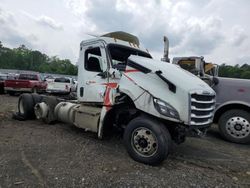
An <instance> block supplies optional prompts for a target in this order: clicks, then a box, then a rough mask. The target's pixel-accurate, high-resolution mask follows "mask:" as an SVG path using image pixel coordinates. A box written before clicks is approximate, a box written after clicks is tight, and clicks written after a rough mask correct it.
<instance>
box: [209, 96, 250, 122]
mask: <svg viewBox="0 0 250 188" xmlns="http://www.w3.org/2000/svg"><path fill="white" fill-rule="evenodd" d="M233 108H239V109H245V110H249V111H250V103H248V102H244V101H238V100H235V101H227V102H225V103H222V104H220V105H218V106H217V107H216V109H215V113H214V114H215V115H214V120H213V121H214V122H217V121H218V119H219V117H220V115H221V114H222V113H224V112H225V111H226V110H228V109H233Z"/></svg>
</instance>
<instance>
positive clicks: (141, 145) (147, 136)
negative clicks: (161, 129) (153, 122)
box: [131, 127, 158, 157]
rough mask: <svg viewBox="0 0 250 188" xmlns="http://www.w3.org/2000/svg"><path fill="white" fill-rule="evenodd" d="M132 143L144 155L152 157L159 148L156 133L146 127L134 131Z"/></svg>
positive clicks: (137, 151)
mask: <svg viewBox="0 0 250 188" xmlns="http://www.w3.org/2000/svg"><path fill="white" fill-rule="evenodd" d="M131 145H132V147H133V149H134V151H136V153H137V154H138V155H140V156H142V157H151V156H153V155H154V154H155V153H156V152H157V149H158V142H157V139H156V136H155V134H154V133H153V132H152V131H151V130H149V129H147V128H145V127H139V128H137V129H135V130H134V131H133V132H132V137H131Z"/></svg>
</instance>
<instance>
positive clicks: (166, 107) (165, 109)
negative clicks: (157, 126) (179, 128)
mask: <svg viewBox="0 0 250 188" xmlns="http://www.w3.org/2000/svg"><path fill="white" fill-rule="evenodd" d="M154 105H155V108H156V110H157V111H158V112H159V113H160V114H162V115H164V116H168V117H170V118H174V119H180V116H179V113H178V112H177V110H176V109H175V108H174V107H172V106H171V105H170V104H168V103H167V102H165V101H163V100H161V99H154Z"/></svg>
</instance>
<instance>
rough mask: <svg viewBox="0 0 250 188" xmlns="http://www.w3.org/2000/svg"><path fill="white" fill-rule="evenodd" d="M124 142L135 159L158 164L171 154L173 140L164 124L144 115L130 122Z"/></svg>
mask: <svg viewBox="0 0 250 188" xmlns="http://www.w3.org/2000/svg"><path fill="white" fill-rule="evenodd" d="M124 143H125V146H126V149H127V151H128V154H129V155H130V156H131V158H133V159H134V160H135V161H138V162H141V163H145V164H149V165H157V164H159V163H161V162H162V161H163V160H164V159H165V158H166V157H167V155H168V154H169V150H170V148H171V143H172V140H171V136H170V134H169V132H168V130H167V129H166V127H165V126H164V125H163V124H161V123H159V122H156V121H154V120H152V119H149V118H148V117H146V116H143V117H138V118H135V119H134V120H132V121H131V122H130V123H129V124H128V126H127V127H126V129H125V132H124Z"/></svg>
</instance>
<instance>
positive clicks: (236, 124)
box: [226, 117, 250, 138]
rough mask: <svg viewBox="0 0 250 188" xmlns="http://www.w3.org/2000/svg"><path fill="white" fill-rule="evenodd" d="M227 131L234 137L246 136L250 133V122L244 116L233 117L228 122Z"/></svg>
mask: <svg viewBox="0 0 250 188" xmlns="http://www.w3.org/2000/svg"><path fill="white" fill-rule="evenodd" d="M226 131H227V132H228V134H230V135H231V136H232V137H234V138H245V137H247V136H248V135H249V134H250V123H249V122H248V120H246V119H245V118H243V117H232V118H230V119H229V120H228V121H227V122H226Z"/></svg>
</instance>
